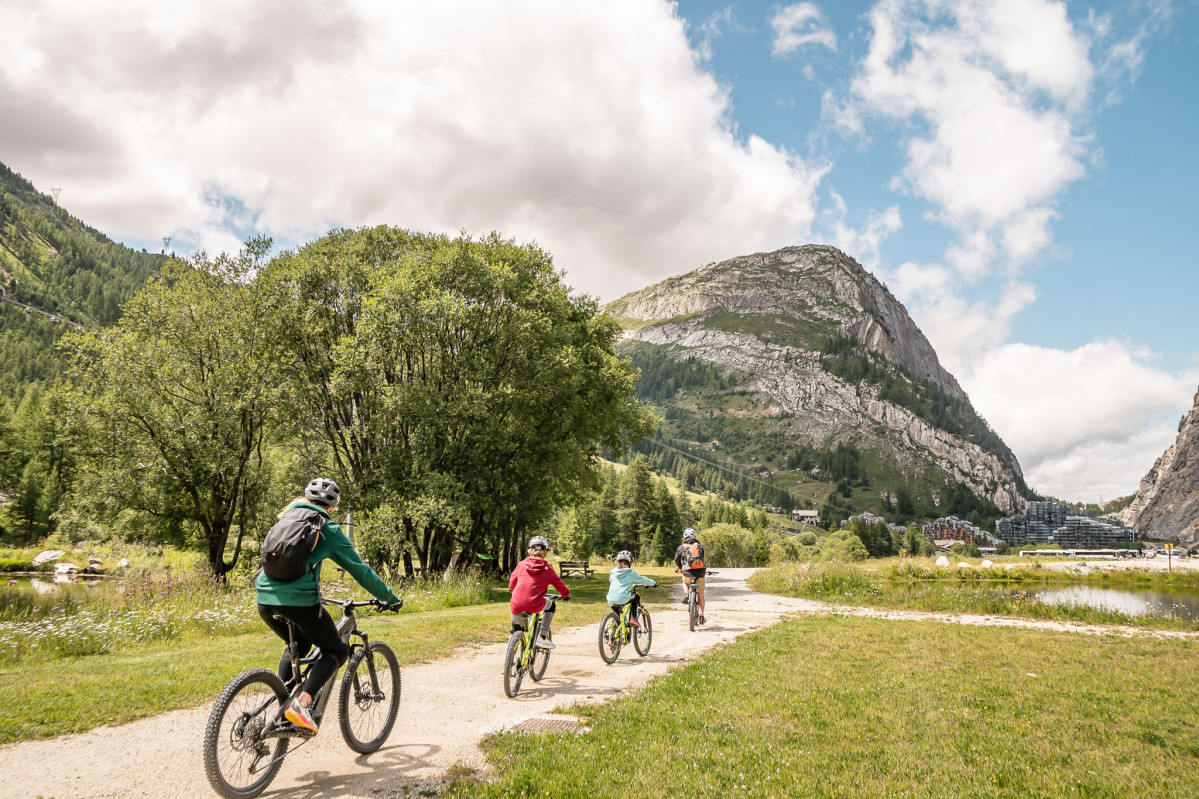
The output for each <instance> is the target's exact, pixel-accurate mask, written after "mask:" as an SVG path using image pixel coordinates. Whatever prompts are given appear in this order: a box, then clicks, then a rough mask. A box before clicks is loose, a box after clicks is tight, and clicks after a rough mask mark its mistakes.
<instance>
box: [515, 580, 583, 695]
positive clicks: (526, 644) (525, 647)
mask: <svg viewBox="0 0 1199 799" xmlns="http://www.w3.org/2000/svg"><path fill="white" fill-rule="evenodd" d="M559 599H561V600H562V601H563V602H568V601H569V600H570V597H568V596H561V595H560V594H546V595H545V608H544V609H542V610H540V611H538V612H537V613H532V614H530V615H529V623H528V624H527V625H526V626H525V629H523V630H513V631H512V635H510V636H508V649H507V651H506V652H505V653H504V693H505V694H506V695H507V696H508V698H512V697H514V696H516V694H517V692H518V691H520V681H521V680H522V679H524V676H525V675H526V674H528V675H529V676H530V677H532V678H533V682H541V678H542V677H544V676H545V668H546V666H548V665H549V662H550V650H548V649H542V648H541V647H538V646H534V643H535V642H536V641H537V636H539V635H540V634H541V618H542V614H543V613H545V611H547V610H548V611H549V612H550V613H553V612H554V608H555V607H557V600H559ZM547 637H548V638H549V639H550V640H551V641H552V640H554V639H553V631H552V630H551V631H550V634H549V635H548V636H547Z"/></svg>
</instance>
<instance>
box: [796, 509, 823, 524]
mask: <svg viewBox="0 0 1199 799" xmlns="http://www.w3.org/2000/svg"><path fill="white" fill-rule="evenodd" d="M819 518H820V511H818V510H800V509H799V508H796V509H794V510H793V511H791V521H793V522H797V523H798V522H807V523H808V524H816V522H817V520H818V519H819Z"/></svg>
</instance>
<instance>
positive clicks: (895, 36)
mask: <svg viewBox="0 0 1199 799" xmlns="http://www.w3.org/2000/svg"><path fill="white" fill-rule="evenodd" d="M870 23H871V26H872V28H873V36H872V38H871V43H870V49H869V52H868V54H867V57H866V59H865V60H864V62H863V65H862V68H861V70H860V72H859V74H858V75H857V76H856V77H855V79H854V80H853V84H852V89H851V95H852V96H851V98H850V99H849V101H848V102H847V103H846V104H844V105H843V106H842V107H840V108H839V109H837V107H836V106H833V108H834V109H837V113H836V116H835V121H837V122H838V123H839V124H840V125H841V126H842V127H843V128H849V129H852V126H853V125H855V124H860V123H858V122H857V120H859V119H860V117H861V116H863V115H873V116H881V117H884V118H888V119H892V120H897V121H899V122H901V123H904V124H905V125H906V126H907V128H906V129H907V134H906V163H905V164H904V166H903V169H902V172H901V174H900V176H899V178H900V180H899V181H898V183H897V185H898V186H899V187H901V188H903V189H904V190H906V191H908V192H910V193H912V194H913V195H915V196H918V197H920V198H923V199H925V200H927V201H928V202H930V203H931V204H932V205H933V207H934V208H935V209H936V213H937V215H938V218H939V219H940V220H941V221H942V222H943V223H944V224H946V225H947V226H949V227H950V228H951V229H952V230H954V231H956V232H957V233H958V234H959V235H960V236H961V237H962V243H961V244H959V245H958V246H957V247H955V249H954V252H952V253H951V254H950V255H951V262H953V263H955V264H956V265H957V266H958V267H959V268H961V269H962V271H963V273H964V274H966V275H967V276H970V277H977V276H978V275H980V274H982V273H984V272H985V271H986V270H987V269H988V268H989V266H990V262H991V261H992V260H993V258H994V257H995V256H996V255H998V254H1000V253H1002V254H1003V255H1005V256H1006V257H1007V258H1008V259H1011V260H1015V261H1023V260H1025V259H1028V258H1030V257H1032V256H1033V255H1035V254H1036V253H1037V252H1039V251H1041V250H1043V249H1044V248H1045V247H1046V246H1047V245H1048V244H1049V243H1050V242H1051V239H1052V237H1051V234H1050V232H1049V222H1050V221H1051V220H1052V219H1053V218H1054V212H1053V209H1052V204H1053V202H1054V201H1055V200H1056V198H1057V197H1058V196H1059V195H1060V193H1061V192H1062V191H1063V190H1064V189H1065V188H1066V187H1067V186H1069V185H1070V184H1071V183H1072V182H1074V181H1076V180H1078V179H1079V178H1081V177H1082V176H1083V175H1084V173H1085V168H1084V166H1083V159H1084V157H1085V156H1086V154H1087V148H1088V145H1089V140H1088V139H1087V137H1086V135H1085V134H1084V133H1082V132H1080V131H1079V130H1078V125H1077V123H1076V120H1077V116H1078V114H1079V113H1080V111H1081V110H1082V109H1083V108H1084V107H1085V103H1086V100H1087V98H1088V96H1089V92H1090V87H1091V84H1092V78H1093V69H1092V67H1091V64H1090V62H1089V60H1088V57H1087V56H1088V52H1087V47H1088V40H1087V39H1086V38H1085V37H1084V36H1082V35H1080V34H1079V33H1078V32H1076V31H1075V30H1074V29H1073V27H1072V26H1071V24H1070V22H1069V20H1068V19H1067V17H1066V14H1065V6H1064V5H1063V4H1062V3H1059V2H1050V1H1049V0H1009V2H1006V3H1002V4H997V3H993V2H986V0H883V2H880V3H879V4H878V5H876V6H875V8H874V10H873V11H872V12H871V14H870Z"/></svg>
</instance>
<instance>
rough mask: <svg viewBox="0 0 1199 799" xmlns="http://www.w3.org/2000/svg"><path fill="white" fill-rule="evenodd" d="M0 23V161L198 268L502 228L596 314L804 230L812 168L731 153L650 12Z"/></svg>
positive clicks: (665, 9) (213, 10) (382, 6)
mask: <svg viewBox="0 0 1199 799" xmlns="http://www.w3.org/2000/svg"><path fill="white" fill-rule="evenodd" d="M4 14H5V16H4V18H3V20H2V22H3V24H0V51H3V52H5V53H6V57H5V59H4V60H3V61H0V97H2V98H3V99H4V101H5V108H6V109H7V108H12V107H19V108H21V109H22V114H21V120H22V121H21V123H20V125H18V124H17V123H15V122H11V121H9V122H0V152H2V153H4V158H5V160H6V162H7V163H9V165H10V166H13V167H14V168H16V169H18V170H19V171H21V172H22V173H23V174H25V175H26V176H27V177H29V178H31V179H32V180H34V181H35V182H36V183H38V184H39V185H43V186H45V185H58V186H62V187H63V188H64V192H63V197H62V202H63V204H64V205H65V206H66V207H67V208H69V209H70V210H71V211H72V212H73V213H75V214H76V215H78V216H81V217H82V218H84V219H87V220H88V221H89V222H90V223H92V224H94V225H96V226H98V227H100V228H102V229H104V230H106V231H109V232H111V233H112V234H114V235H116V236H117V237H119V238H135V239H140V240H150V241H154V240H157V239H158V238H159V237H161V236H164V235H168V234H171V235H174V236H175V237H176V241H177V242H181V243H182V244H183V245H184V246H186V245H187V244H189V243H190V244H191V245H192V246H197V247H198V246H207V247H208V248H209V249H216V245H219V246H225V245H227V243H228V242H229V240H230V238H231V235H232V233H231V232H247V233H248V232H265V233H268V234H271V235H274V236H275V237H276V238H277V239H281V240H284V241H291V242H303V241H306V240H308V239H309V238H311V237H313V236H315V235H319V234H320V233H323V232H324V231H325V230H327V229H328V228H329V227H331V226H357V225H363V224H378V223H387V224H393V225H400V226H405V227H412V228H417V229H422V230H433V231H444V232H451V233H452V232H456V231H458V230H459V229H462V228H466V229H467V230H469V231H471V232H474V233H485V232H487V231H490V230H492V229H498V230H499V231H501V232H502V233H504V234H505V235H510V236H514V237H517V238H520V239H522V240H536V241H537V242H538V243H539V244H541V245H542V246H544V247H546V248H547V249H549V250H550V251H551V252H552V253H553V254H554V256H555V262H556V263H557V265H558V266H559V267H561V268H564V269H566V270H567V272H568V277H567V279H568V281H570V282H571V283H572V284H573V285H575V286H576V287H578V288H580V289H582V290H585V291H588V292H590V293H593V294H597V295H600V296H602V297H604V298H605V299H611V298H614V297H615V296H618V295H619V294H621V293H623V292H625V291H628V290H632V289H635V288H639V287H641V286H644V285H646V284H648V283H650V282H653V281H654V280H658V279H661V278H663V277H666V276H667V275H671V274H677V273H679V272H683V271H686V270H689V269H692V268H694V267H695V266H696V265H697V264H702V263H706V262H709V261H712V260H717V259H720V258H725V257H731V256H734V255H740V254H743V253H745V252H753V251H756V250H763V249H772V248H775V247H779V246H784V245H787V244H793V243H796V242H801V241H803V240H805V238H806V236H807V233H808V230H809V227H810V225H811V223H812V221H813V219H814V217H815V213H816V212H815V203H814V199H813V196H814V193H815V190H816V187H817V185H818V184H819V182H820V180H821V178H822V176H823V174H824V170H825V167H824V166H823V165H811V164H808V163H805V162H804V161H803V160H802V159H801V158H799V157H798V156H797V155H796V154H794V153H792V152H790V151H788V150H786V149H785V148H783V147H779V146H775V145H773V144H771V143H769V142H766V141H765V140H763V139H760V138H755V137H750V138H748V139H743V138H740V137H738V136H737V135H736V134H735V132H734V130H733V126H732V124H731V121H730V111H729V108H730V106H729V97H728V96H727V92H726V90H725V89H723V88H722V87H721V86H720V85H719V84H718V83H717V82H716V81H715V80H714V79H713V77H712V76H711V75H710V74H709V73H707V72H705V71H704V70H703V69H702V68H701V64H702V62H701V61H700V60H699V59H698V58H697V55H696V53H695V52H694V51H692V50H691V49H690V47H689V45H688V42H687V38H686V35H685V26H684V23H683V22H682V20H681V19H679V17H678V16H677V14H676V13H675V10H674V7H673V5H672V4H668V3H665V2H652V3H646V2H639V1H637V0H618V2H613V3H607V4H603V5H602V6H597V5H594V4H560V3H548V2H542V1H540V0H515V1H514V2H510V3H503V4H496V3H485V2H470V1H469V0H457V1H456V2H439V3H422V4H410V3H389V2H383V1H382V0H357V2H349V3H339V4H334V5H330V4H328V3H322V2H316V1H315V0H303V1H302V2H290V1H289V2H283V1H282V0H259V2H254V3H245V2H241V0H217V1H215V2H204V3H200V2H197V1H195V0H193V1H192V2H180V3H160V2H156V1H155V0H123V1H122V2H113V3H105V4H103V6H99V5H94V4H78V3H67V2H64V1H63V0H47V2H43V3H37V4H30V5H28V6H23V7H21V8H19V9H14V8H11V7H6V9H5V11H4ZM10 119H11V118H10ZM39 120H42V122H39ZM43 135H45V136H46V137H47V138H41V137H42V136H43ZM47 141H49V142H51V144H52V146H46V142H47ZM51 176H53V177H52V181H53V182H52V183H51V182H50V181H51Z"/></svg>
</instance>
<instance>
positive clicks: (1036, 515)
mask: <svg viewBox="0 0 1199 799" xmlns="http://www.w3.org/2000/svg"><path fill="white" fill-rule="evenodd" d="M995 534H996V536H997V537H998V538H999V539H1000V540H1002V541H1006V542H1008V543H1009V544H1021V543H1033V544H1057V545H1059V546H1061V547H1062V548H1063V549H1104V548H1108V547H1111V546H1114V545H1117V544H1124V543H1130V542H1132V541H1136V540H1137V531H1136V529H1135V528H1132V527H1125V526H1124V523H1123V522H1121V521H1118V520H1116V519H1106V518H1104V519H1098V518H1096V517H1095V515H1094V514H1091V513H1084V512H1082V511H1076V510H1074V509H1073V508H1070V507H1067V506H1066V505H1062V504H1060V503H1058V502H1030V503H1028V507H1026V508H1025V509H1024V513H1022V514H1020V515H1018V516H1011V517H1009V518H1007V519H1000V520H999V521H998V522H996V523H995Z"/></svg>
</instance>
